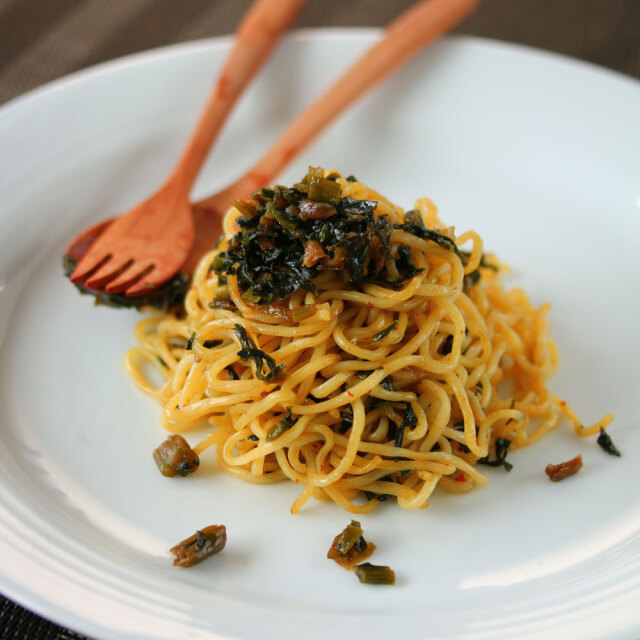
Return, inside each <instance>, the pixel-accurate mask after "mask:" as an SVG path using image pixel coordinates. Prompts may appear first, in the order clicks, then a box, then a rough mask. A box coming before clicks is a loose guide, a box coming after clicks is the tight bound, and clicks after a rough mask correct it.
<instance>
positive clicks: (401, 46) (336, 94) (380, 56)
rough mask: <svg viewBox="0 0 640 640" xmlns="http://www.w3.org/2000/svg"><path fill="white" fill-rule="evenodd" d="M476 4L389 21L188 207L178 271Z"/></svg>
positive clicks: (421, 5) (462, 0) (452, 1)
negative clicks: (233, 171) (276, 131)
mask: <svg viewBox="0 0 640 640" xmlns="http://www.w3.org/2000/svg"><path fill="white" fill-rule="evenodd" d="M478 1H479V0H422V1H421V2H418V3H417V4H416V5H414V6H413V7H411V8H410V9H408V10H407V11H405V12H404V13H403V14H402V15H401V16H400V17H398V18H397V19H396V20H395V21H394V22H392V23H391V25H390V26H389V27H388V28H387V29H386V31H385V33H384V36H383V38H382V39H381V40H379V41H378V42H377V43H376V44H374V45H373V47H371V49H369V50H368V51H367V52H365V53H364V54H363V55H362V56H361V57H360V58H359V59H358V60H357V61H356V62H355V63H354V64H353V65H352V66H351V67H350V68H349V69H348V70H347V71H346V72H345V73H343V75H342V76H340V78H339V79H338V80H337V81H336V82H334V83H333V85H331V87H329V88H328V89H327V90H326V91H325V92H324V93H323V94H322V95H321V96H320V97H319V98H318V99H317V100H316V101H315V102H314V103H313V104H312V105H311V106H310V107H308V108H307V109H306V111H304V112H303V113H302V114H301V115H300V116H299V117H298V118H297V119H296V120H295V121H294V122H293V124H291V125H290V126H289V128H288V129H287V130H286V131H285V132H284V134H283V135H282V136H281V137H280V138H279V139H278V140H277V142H276V143H275V144H274V145H273V146H272V147H271V149H269V151H267V153H266V154H265V155H264V156H263V157H262V158H261V159H260V160H259V161H258V163H257V164H256V165H254V167H253V168H252V169H250V170H249V171H248V172H247V173H246V174H245V175H244V176H242V177H241V178H240V179H239V180H237V181H236V182H234V183H233V184H232V185H230V186H229V187H227V188H226V189H224V190H222V191H220V192H219V193H217V194H215V195H213V196H211V197H209V198H207V199H205V200H202V201H200V202H197V203H195V204H194V205H192V214H193V220H194V224H195V229H196V234H195V243H194V245H193V247H192V250H191V252H190V253H189V255H188V257H187V259H186V261H185V263H184V264H183V265H182V268H181V269H180V271H181V272H182V273H185V274H191V273H192V272H193V270H194V268H195V266H196V265H197V263H198V260H199V259H200V257H202V255H203V254H204V253H206V252H207V251H209V250H210V249H211V247H212V246H213V245H214V244H215V242H216V240H217V239H218V238H219V236H220V234H221V233H222V218H223V216H224V214H225V213H226V211H227V210H228V208H229V206H230V202H231V200H238V199H242V198H246V197H247V196H248V195H249V194H250V193H251V192H252V191H254V190H255V189H259V188H261V187H264V186H266V185H268V184H270V183H271V182H272V181H273V179H274V178H275V177H276V176H277V175H278V173H280V171H281V170H282V169H283V168H284V167H285V166H286V165H287V164H288V163H289V162H290V161H291V160H292V158H293V157H294V156H295V155H296V154H297V153H299V152H300V151H301V150H302V149H303V148H304V147H305V146H306V145H308V144H309V143H310V142H311V141H312V140H313V139H314V138H315V137H316V136H317V135H318V134H319V133H320V132H321V131H322V130H323V129H324V128H325V127H326V126H327V125H328V124H329V123H330V122H331V121H333V119H334V118H336V117H337V116H338V115H340V113H342V111H343V110H344V109H346V108H347V107H348V106H349V105H350V104H351V103H352V102H354V101H355V100H356V99H357V98H359V97H360V96H361V95H362V94H364V93H365V92H366V91H368V90H369V89H371V88H372V87H374V86H375V85H376V84H378V83H379V82H381V81H382V80H383V79H384V78H386V77H387V76H389V75H390V74H392V73H393V72H394V71H396V70H397V69H399V68H400V67H401V66H402V65H403V64H405V63H406V62H408V61H409V60H410V59H411V58H413V57H414V56H415V55H416V54H417V53H418V52H419V51H420V50H421V49H422V48H423V47H425V46H426V45H428V44H429V43H431V42H432V41H433V40H435V39H436V38H438V37H439V36H441V35H443V34H444V33H446V32H447V31H449V30H450V29H452V28H453V27H454V26H456V25H457V24H458V23H459V22H461V21H462V20H463V19H464V18H465V17H466V16H467V15H469V13H471V11H472V10H473V9H475V7H476V6H477V4H478ZM108 224H109V221H107V222H105V223H101V224H100V225H96V226H95V227H93V228H91V229H89V230H87V231H86V232H85V233H84V234H82V235H81V236H79V237H78V238H76V240H75V241H74V242H73V243H72V244H71V245H70V246H69V248H68V249H67V255H69V256H70V257H72V258H74V259H77V258H76V257H75V256H81V255H82V252H83V251H84V250H86V249H85V247H87V246H88V245H90V243H91V242H92V241H93V239H94V238H96V237H98V236H100V234H101V233H102V232H103V231H104V229H105V228H107V226H108ZM176 271H177V269H175V270H174V271H173V272H172V273H171V274H170V275H174V274H175V272H176ZM107 290H108V291H109V289H107ZM112 290H114V291H115V290H122V288H120V289H112ZM127 295H131V289H127Z"/></svg>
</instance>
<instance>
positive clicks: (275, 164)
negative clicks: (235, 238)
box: [198, 0, 479, 208]
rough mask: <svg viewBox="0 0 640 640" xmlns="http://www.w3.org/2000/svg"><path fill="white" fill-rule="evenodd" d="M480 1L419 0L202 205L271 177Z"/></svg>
mask: <svg viewBox="0 0 640 640" xmlns="http://www.w3.org/2000/svg"><path fill="white" fill-rule="evenodd" d="M478 1H479V0H422V1H421V2H418V3H417V4H415V5H414V6H413V7H411V8H410V9H408V10H407V11H405V12H404V13H403V14H402V15H400V17H398V18H397V19H396V20H394V21H393V22H392V23H391V24H390V25H389V27H388V28H387V29H386V31H385V33H384V36H383V38H382V39H381V40H379V41H378V42H377V43H376V44H375V45H374V46H373V47H371V48H370V49H369V50H368V51H367V52H366V53H365V54H364V55H363V56H361V57H360V58H359V59H358V60H357V61H356V62H355V63H354V64H353V65H352V66H351V67H350V68H349V69H348V70H347V71H346V72H345V73H343V75H342V76H340V78H338V80H337V81H336V82H334V84H333V85H331V87H329V89H327V90H326V91H325V92H324V93H323V94H322V95H321V96H320V97H319V98H318V99H317V100H316V101H315V102H314V103H313V104H312V105H311V106H310V107H308V108H307V109H306V110H305V111H304V112H303V113H302V114H301V115H300V116H299V117H298V118H297V119H296V120H295V121H294V122H293V124H291V125H290V127H289V128H288V129H287V130H286V131H285V132H284V134H283V135H282V136H281V137H280V138H279V139H278V141H277V142H276V143H275V144H274V145H273V146H272V147H271V149H270V150H269V151H267V153H266V154H265V155H264V156H263V157H262V158H261V159H260V160H259V161H258V163H257V164H256V165H254V166H253V168H252V169H250V170H249V171H248V172H247V173H246V174H245V175H244V176H243V177H242V178H240V179H239V180H237V181H236V182H235V183H234V184H232V185H231V186H229V187H227V188H226V189H224V191H222V192H220V193H218V194H216V195H214V196H211V197H210V198H207V199H206V200H202V201H201V202H199V203H198V205H202V206H203V207H204V208H207V207H210V206H213V207H219V206H220V205H221V204H224V205H226V204H228V203H229V201H230V200H231V199H239V198H244V197H247V196H248V194H249V193H250V192H251V191H253V190H255V189H258V188H260V187H263V186H265V185H267V184H271V182H272V181H273V180H274V179H275V177H276V176H277V175H278V174H279V173H280V171H281V170H282V169H283V168H284V167H285V166H286V165H287V164H288V163H289V162H290V161H291V160H292V158H293V157H295V156H296V155H297V154H298V153H299V152H300V151H301V150H302V149H303V148H304V147H306V146H307V145H308V144H309V143H310V142H311V141H312V140H313V139H314V138H315V137H316V136H317V135H318V134H319V133H320V132H321V131H322V130H323V129H324V128H325V127H326V126H327V125H328V124H329V123H330V122H331V121H332V120H334V118H336V117H337V116H338V115H339V114H340V113H341V112H342V111H344V110H345V109H346V108H347V107H348V106H349V105H350V104H351V103H352V102H353V101H355V100H356V99H357V98H358V97H360V96H361V95H362V94H363V93H365V92H366V91H367V90H369V89H371V88H372V87H374V86H375V85H376V84H378V83H380V82H381V81H382V80H383V79H384V78H386V77H387V76H389V75H390V74H392V73H393V72H394V71H396V70H397V69H398V68H400V67H401V66H402V65H404V64H405V63H406V62H408V61H409V60H410V59H411V58H413V57H414V56H415V55H416V54H417V53H418V52H419V51H420V50H421V49H422V48H423V47H425V46H426V45H427V44H429V43H430V42H432V41H433V40H435V39H436V38H438V37H439V36H441V35H442V34H444V33H446V32H447V31H449V30H450V29H452V28H453V27H454V26H455V25H456V24H458V23H459V22H461V21H462V20H463V19H464V18H465V17H466V16H467V15H468V14H469V13H471V11H472V10H473V9H475V7H476V5H477V4H478Z"/></svg>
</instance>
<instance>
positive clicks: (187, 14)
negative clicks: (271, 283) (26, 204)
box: [0, 0, 640, 640]
mask: <svg viewBox="0 0 640 640" xmlns="http://www.w3.org/2000/svg"><path fill="white" fill-rule="evenodd" d="M414 1H415V0H309V2H308V5H307V6H306V7H305V9H304V10H303V12H302V14H301V16H300V18H299V19H298V21H297V23H296V26H297V27H329V26H350V27H356V26H384V25H386V24H388V23H389V22H390V21H391V20H392V19H393V17H394V16H396V15H398V14H399V13H400V12H401V11H402V10H403V9H405V8H406V7H408V6H410V5H411V4H413V2H414ZM249 4H250V0H179V1H178V0H1V1H0V102H5V101H7V100H10V99H11V98H14V97H15V96H18V95H20V94H22V93H24V92H25V91H28V90H30V89H32V88H34V87H37V86H39V85H41V84H43V83H45V82H49V81H50V80H53V79H55V78H58V77H61V76H64V75H66V74H68V73H70V72H72V71H75V70H76V69H81V68H83V67H87V66H90V65H93V64H96V63H98V62H103V61H105V60H109V59H112V58H115V57H119V56H123V55H127V54H129V53H133V52H136V51H141V50H144V49H149V48H152V47H160V46H163V45H167V44H172V43H175V42H182V41H185V40H193V39H198V38H206V37H210V36H216V35H222V34H228V33H231V32H233V30H234V28H235V25H236V24H237V23H238V21H239V19H240V17H241V15H242V14H243V12H244V11H245V9H246V7H247V6H248V5H249ZM456 32H458V33H465V34H472V35H477V36H484V37H488V38H496V39H499V40H507V41H511V42H518V43H521V44H527V45H531V46H534V47H539V48H541V49H547V50H549V51H555V52H558V53H563V54H567V55H570V56H574V57H577V58H581V59H583V60H588V61H590V62H594V63H596V64H600V65H603V66H605V67H609V68H611V69H615V70H616V71H620V72H622V73H626V74H628V75H631V76H635V77H636V78H640V0H482V1H481V6H480V8H479V10H478V11H477V13H476V14H475V15H474V16H472V17H471V18H470V19H468V20H467V22H465V23H464V24H463V25H462V26H460V27H459V28H458V29H456ZM0 149H2V145H1V142H0ZM2 152H4V153H6V152H7V151H6V150H2ZM0 638H2V639H3V640H6V639H9V638H10V639H12V640H25V639H29V640H30V639H31V638H38V639H41V638H42V639H47V640H53V639H56V640H63V639H65V640H66V639H71V638H75V639H78V638H81V636H78V635H76V634H75V633H73V632H71V631H66V630H64V629H61V628H59V627H57V626H55V625H53V624H51V623H49V622H46V621H44V620H42V619H41V618H39V617H37V616H35V615H33V614H32V613H30V612H28V611H26V610H24V609H22V608H20V607H19V606H17V605H15V604H14V603H12V602H10V601H9V600H6V599H4V598H2V597H1V596H0Z"/></svg>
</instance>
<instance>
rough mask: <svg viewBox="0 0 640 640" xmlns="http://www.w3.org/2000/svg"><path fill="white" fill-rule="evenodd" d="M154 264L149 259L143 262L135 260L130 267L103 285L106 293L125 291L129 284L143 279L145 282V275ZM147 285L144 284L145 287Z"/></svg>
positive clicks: (151, 269)
mask: <svg viewBox="0 0 640 640" xmlns="http://www.w3.org/2000/svg"><path fill="white" fill-rule="evenodd" d="M153 268H154V265H153V262H151V261H150V260H146V261H144V262H136V263H134V264H132V265H131V268H129V269H127V270H126V271H123V272H122V273H120V274H118V275H117V276H116V278H114V279H113V280H111V282H109V283H108V284H107V286H106V287H105V291H106V292H107V293H120V292H122V291H125V290H126V289H128V288H129V287H130V286H132V285H133V284H135V283H136V282H138V280H140V279H143V280H144V282H145V283H146V282H147V280H146V276H147V275H148V274H149V273H151V271H153ZM146 288H147V286H145V289H146Z"/></svg>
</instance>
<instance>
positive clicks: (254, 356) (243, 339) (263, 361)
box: [233, 324, 284, 382]
mask: <svg viewBox="0 0 640 640" xmlns="http://www.w3.org/2000/svg"><path fill="white" fill-rule="evenodd" d="M233 330H234V332H235V334H236V336H237V338H238V340H240V344H241V345H242V349H240V351H238V355H239V356H240V358H241V359H242V360H243V361H245V362H246V361H247V360H249V359H251V360H253V362H254V363H255V365H256V377H257V378H258V380H262V381H263V382H272V381H273V380H275V379H276V377H277V376H278V375H279V374H280V373H281V372H282V371H283V370H284V365H283V364H280V365H278V366H276V361H275V360H274V359H273V358H272V357H271V356H270V355H268V354H266V353H265V352H264V351H261V350H260V349H258V348H257V347H256V345H255V344H253V342H252V341H251V339H250V338H249V337H248V336H247V332H246V331H245V330H244V327H243V326H242V325H240V324H235V325H233Z"/></svg>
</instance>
